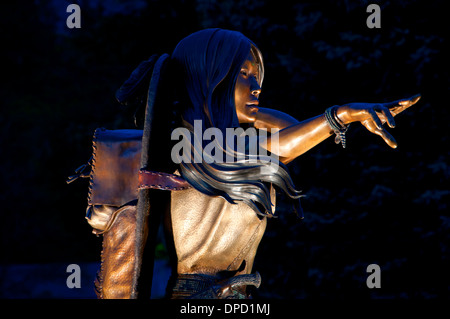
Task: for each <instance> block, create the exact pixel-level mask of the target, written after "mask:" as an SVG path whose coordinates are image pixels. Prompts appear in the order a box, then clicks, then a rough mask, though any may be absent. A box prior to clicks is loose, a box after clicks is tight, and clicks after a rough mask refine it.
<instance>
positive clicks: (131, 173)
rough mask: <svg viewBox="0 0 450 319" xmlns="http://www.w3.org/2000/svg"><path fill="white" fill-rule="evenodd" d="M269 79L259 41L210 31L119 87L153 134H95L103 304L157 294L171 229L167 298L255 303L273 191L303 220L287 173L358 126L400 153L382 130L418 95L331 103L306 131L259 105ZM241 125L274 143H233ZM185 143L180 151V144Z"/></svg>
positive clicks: (93, 215)
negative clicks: (161, 236) (162, 241)
mask: <svg viewBox="0 0 450 319" xmlns="http://www.w3.org/2000/svg"><path fill="white" fill-rule="evenodd" d="M263 78H264V64H263V58H262V54H261V52H260V51H259V49H258V48H257V46H256V45H255V44H254V43H253V42H252V41H250V40H249V39H248V38H246V37H245V36H244V35H242V34H241V33H239V32H236V31H229V30H222V29H206V30H202V31H199V32H196V33H193V34H191V35H189V36H188V37H186V38H184V39H183V40H181V41H180V42H179V44H178V45H177V46H176V48H175V50H174V51H173V52H172V54H171V55H170V56H169V55H167V54H164V55H161V56H153V57H151V58H150V59H149V60H148V61H144V62H143V63H141V64H140V65H139V67H138V68H137V69H136V70H135V71H134V72H133V73H132V75H131V77H130V78H129V79H128V80H127V81H126V82H125V84H124V85H123V86H122V87H121V88H120V89H119V91H118V92H117V98H118V100H119V101H120V102H121V103H123V104H128V105H139V102H140V101H142V102H143V103H142V104H143V106H144V107H143V108H142V110H144V109H145V112H144V111H138V112H137V113H136V114H137V116H138V117H139V114H142V122H143V130H116V131H108V130H104V129H98V130H97V131H96V132H95V135H94V155H93V157H92V159H91V161H90V163H89V164H91V166H92V171H91V172H90V174H89V176H90V191H89V198H88V201H89V206H88V212H87V219H88V221H89V223H90V224H91V225H92V227H93V228H94V233H96V234H98V235H102V236H103V251H102V255H101V259H102V266H101V269H100V271H99V273H98V278H97V280H96V292H97V295H98V297H99V298H137V297H140V298H148V297H149V295H150V288H151V278H152V273H153V254H154V243H155V239H156V233H157V231H158V228H159V225H160V223H161V222H162V224H163V225H164V230H165V233H166V243H167V249H168V250H169V253H170V254H171V256H172V259H173V275H172V278H171V280H169V283H168V289H167V297H169V298H231V299H245V298H249V297H251V296H249V294H248V290H247V286H250V285H252V286H256V287H258V286H259V284H260V281H261V278H260V276H259V274H258V273H257V272H256V271H254V270H253V269H252V268H253V261H254V258H255V255H256V252H257V249H258V245H259V243H260V240H261V238H262V236H263V234H264V231H265V228H266V223H267V220H268V218H270V217H271V216H273V215H274V214H275V189H279V190H281V191H283V192H285V193H286V194H287V196H286V198H288V199H289V200H291V201H292V203H293V205H292V209H293V210H296V211H297V214H298V215H299V216H300V217H302V210H301V206H300V204H299V197H300V196H301V195H300V192H299V191H297V190H296V189H295V187H294V185H293V182H292V180H291V178H290V176H289V173H288V171H287V168H286V166H285V164H287V163H289V162H290V161H292V160H293V159H295V158H296V157H297V156H300V155H302V154H303V153H305V152H307V151H308V150H309V149H311V148H312V147H314V146H315V145H317V144H319V143H320V142H322V141H324V140H325V139H327V138H328V137H330V136H332V135H334V134H335V139H336V143H342V146H343V147H345V142H346V140H345V132H346V130H347V128H348V126H349V124H350V123H353V122H359V123H361V124H362V125H364V126H365V127H366V128H367V130H368V131H370V132H371V133H374V134H377V135H379V136H380V137H381V138H383V140H384V141H385V142H386V143H387V144H388V145H389V146H390V147H392V148H395V147H396V146H397V144H396V141H395V140H394V138H393V137H392V136H391V135H390V134H389V133H388V132H387V131H386V130H385V129H384V127H383V124H384V123H385V122H386V123H387V124H388V126H389V127H394V125H395V123H394V116H395V115H397V114H398V113H400V112H402V111H403V110H405V109H406V108H408V107H410V106H411V105H413V104H415V103H416V102H417V101H418V100H419V98H420V96H419V95H417V96H414V97H412V98H407V99H402V100H398V101H395V102H390V103H376V104H372V103H350V104H345V105H342V106H332V107H330V108H328V109H326V110H325V111H324V113H323V114H320V115H318V116H316V117H313V118H310V119H307V120H304V121H302V122H299V121H297V120H296V119H295V118H293V117H291V116H289V115H287V114H285V113H283V112H280V111H278V110H275V109H270V108H264V107H260V106H259V96H260V94H261V87H262V83H263ZM239 127H245V128H246V129H250V128H252V129H253V130H254V131H256V132H264V133H265V134H258V133H257V134H256V135H255V136H250V134H241V135H239V134H234V135H232V136H231V137H230V134H227V133H228V132H229V129H237V128H239ZM227 129H228V131H227ZM174 132H178V133H180V134H178V135H177V134H174ZM208 132H209V134H207V133H208ZM211 132H213V133H214V134H210V133H211ZM234 132H241V131H238V130H234ZM268 132H269V133H268ZM181 135H183V136H182V138H183V141H185V143H184V144H183V146H186V145H187V146H186V147H183V148H182V150H180V148H179V147H178V148H176V147H175V145H176V143H179V140H180V136H181ZM219 136H220V137H219ZM206 137H207V138H206ZM177 138H178V140H177ZM212 141H213V142H214V143H213V146H214V147H211V143H212ZM230 145H231V146H230ZM239 145H240V146H242V145H244V147H237V146H239ZM252 146H256V147H252ZM211 149H214V150H213V151H211ZM250 149H253V150H256V152H253V153H252V152H251V151H250ZM262 153H264V154H263V155H261V156H260V154H262ZM208 154H209V155H208ZM267 154H270V155H267ZM268 158H269V160H268ZM274 158H276V159H277V160H278V161H275V160H273V159H274ZM218 159H219V160H218ZM220 159H222V160H220ZM225 159H226V160H225ZM81 171H82V169H80V170H78V175H83V174H84V175H86V174H85V173H83V172H81ZM73 179H74V178H72V180H73Z"/></svg>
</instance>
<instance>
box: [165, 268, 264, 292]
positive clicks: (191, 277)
mask: <svg viewBox="0 0 450 319" xmlns="http://www.w3.org/2000/svg"><path fill="white" fill-rule="evenodd" d="M260 284H261V276H260V274H259V273H258V272H256V273H255V274H248V275H237V276H234V277H231V278H228V279H218V278H217V277H215V276H209V275H203V274H179V275H178V277H177V279H176V281H175V285H174V288H173V291H172V298H173V299H248V298H249V296H248V295H247V293H246V287H247V286H249V285H250V286H256V287H257V288H258V287H259V285H260Z"/></svg>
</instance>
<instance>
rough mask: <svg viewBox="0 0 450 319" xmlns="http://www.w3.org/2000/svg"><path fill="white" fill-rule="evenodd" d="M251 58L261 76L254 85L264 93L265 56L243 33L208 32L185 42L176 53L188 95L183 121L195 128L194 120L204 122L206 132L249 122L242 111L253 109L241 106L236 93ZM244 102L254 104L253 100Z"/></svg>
mask: <svg viewBox="0 0 450 319" xmlns="http://www.w3.org/2000/svg"><path fill="white" fill-rule="evenodd" d="M249 58H250V59H251V60H252V62H251V63H252V64H253V65H251V67H252V68H253V69H255V73H257V79H256V81H255V82H256V84H253V85H254V86H258V89H259V90H260V89H261V85H262V82H263V79H264V64H263V59H262V55H261V52H260V51H259V49H258V48H257V47H256V45H255V44H254V43H253V42H252V41H250V40H249V39H248V38H247V37H245V36H244V35H243V34H242V33H240V32H237V31H230V30H222V29H206V30H201V31H198V32H195V33H193V34H191V35H189V36H187V37H186V38H184V39H183V40H181V41H180V42H179V43H178V45H177V46H176V48H175V50H174V51H173V53H172V62H173V63H172V64H173V65H174V70H175V73H178V72H179V73H180V74H181V77H182V86H183V87H184V88H185V89H186V91H185V92H186V93H187V95H188V99H184V101H183V103H182V105H180V106H181V112H182V116H183V119H184V120H185V121H186V122H188V123H190V124H191V125H193V123H194V122H193V121H194V120H202V122H203V127H204V128H205V129H207V128H209V127H217V128H219V129H221V130H222V131H224V130H225V128H227V127H238V126H239V122H240V120H241V123H242V122H245V120H244V117H242V118H241V119H240V118H239V116H238V112H241V113H242V112H243V111H250V107H249V109H245V108H243V107H242V106H243V105H238V106H237V105H236V103H235V102H236V99H235V92H236V83H237V80H238V78H239V75H240V74H241V69H242V66H243V65H244V63H245V61H247V60H249ZM174 76H175V77H177V76H178V75H177V74H175V75H174ZM180 84H181V83H180ZM240 102H241V104H242V103H244V104H246V103H248V105H251V103H252V102H251V101H250V98H249V99H248V101H243V100H242V99H241V100H240ZM253 103H254V102H253ZM239 106H241V107H239ZM244 106H245V105H244ZM236 108H237V109H238V112H236ZM253 109H255V107H253ZM247 122H251V120H248V121H247Z"/></svg>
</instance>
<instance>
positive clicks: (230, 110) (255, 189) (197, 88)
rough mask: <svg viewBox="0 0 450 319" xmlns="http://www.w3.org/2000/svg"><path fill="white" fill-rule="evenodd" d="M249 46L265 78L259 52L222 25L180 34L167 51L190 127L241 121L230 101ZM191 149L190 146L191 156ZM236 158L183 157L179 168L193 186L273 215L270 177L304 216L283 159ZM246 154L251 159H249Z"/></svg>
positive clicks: (177, 97)
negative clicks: (225, 160)
mask: <svg viewBox="0 0 450 319" xmlns="http://www.w3.org/2000/svg"><path fill="white" fill-rule="evenodd" d="M249 52H251V54H253V55H254V56H255V57H256V61H258V67H259V77H260V78H259V79H258V81H259V85H260V86H261V85H262V82H263V78H264V64H263V59H262V55H261V52H260V51H259V49H258V48H257V47H256V45H255V44H254V43H253V42H251V41H250V40H249V39H248V38H247V37H245V36H244V35H243V34H242V33H240V32H237V31H230V30H223V29H205V30H201V31H198V32H195V33H193V34H191V35H189V36H187V37H186V38H184V39H183V40H181V41H180V42H179V43H178V45H177V46H176V48H175V49H174V51H173V53H172V55H171V61H170V64H171V66H170V76H169V78H170V81H169V83H170V85H171V86H172V89H173V90H174V91H172V95H173V99H175V100H177V102H176V106H177V111H178V112H179V116H180V117H181V119H182V123H183V125H184V126H185V127H188V128H191V127H192V126H193V125H194V121H195V120H201V122H202V128H203V130H206V129H208V128H211V127H215V128H218V129H220V130H221V132H223V133H224V134H223V135H224V136H225V130H226V128H237V127H239V121H238V117H237V113H236V106H235V101H234V91H235V83H236V79H237V77H238V75H239V73H240V70H241V67H242V64H243V63H244V61H245V60H246V58H247V56H248V54H249ZM198 151H201V150H195V148H194V146H193V145H192V147H191V155H192V156H191V159H192V158H194V153H195V152H198ZM238 155H239V154H237V153H236V151H235V154H234V156H235V158H236V161H235V162H234V163H217V162H212V163H207V162H205V161H202V162H201V163H195V162H194V161H188V162H184V161H183V162H181V163H180V173H181V175H182V177H183V178H185V179H186V180H187V181H188V182H189V183H190V184H191V185H192V186H193V187H194V188H195V189H197V190H198V191H200V192H202V193H204V194H207V195H210V196H220V197H223V198H224V199H226V200H227V201H229V202H230V203H236V201H243V202H245V203H246V204H247V205H249V206H250V207H251V208H252V209H253V210H254V211H255V212H256V213H257V214H259V215H263V216H272V203H271V201H270V192H269V185H270V184H269V183H272V184H273V185H274V186H277V187H278V188H280V189H282V190H283V191H284V192H285V193H286V194H287V195H288V197H289V198H291V199H292V200H294V209H295V210H296V211H297V213H300V215H301V217H302V211H301V206H300V203H299V197H301V195H299V193H300V192H299V191H297V190H295V187H294V184H293V182H292V180H291V178H290V176H289V173H288V172H287V168H286V167H285V166H284V164H282V163H279V166H276V165H270V164H272V163H270V162H269V161H267V160H264V159H263V158H258V159H256V161H255V158H250V157H251V156H250V157H249V156H248V155H245V156H244V158H242V157H240V158H238ZM250 159H253V161H251V160H250Z"/></svg>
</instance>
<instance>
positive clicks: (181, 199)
mask: <svg viewBox="0 0 450 319" xmlns="http://www.w3.org/2000/svg"><path fill="white" fill-rule="evenodd" d="M271 200H272V203H273V204H274V205H275V192H274V189H273V187H272V189H271ZM170 208H171V209H170V211H171V212H170V214H171V215H170V217H171V223H172V231H173V238H174V243H175V249H176V253H177V258H178V266H177V268H178V273H179V274H193V273H196V274H209V275H215V274H217V273H218V272H220V271H226V270H228V271H234V270H238V269H239V267H240V266H241V265H242V262H243V261H244V260H245V268H244V269H243V270H241V271H240V273H250V272H251V269H252V266H253V261H254V258H255V254H256V250H257V248H258V245H259V243H260V241H261V238H262V236H263V234H264V231H265V228H266V223H267V221H266V218H260V217H258V215H257V214H256V213H255V212H254V211H253V210H252V209H251V208H250V207H249V206H247V205H246V204H244V203H242V202H237V203H236V204H231V203H229V202H227V201H226V200H225V199H223V198H220V197H211V196H207V195H204V194H202V193H200V192H198V191H197V190H195V189H193V188H190V189H187V190H183V191H176V192H172V194H171V207H170Z"/></svg>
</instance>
